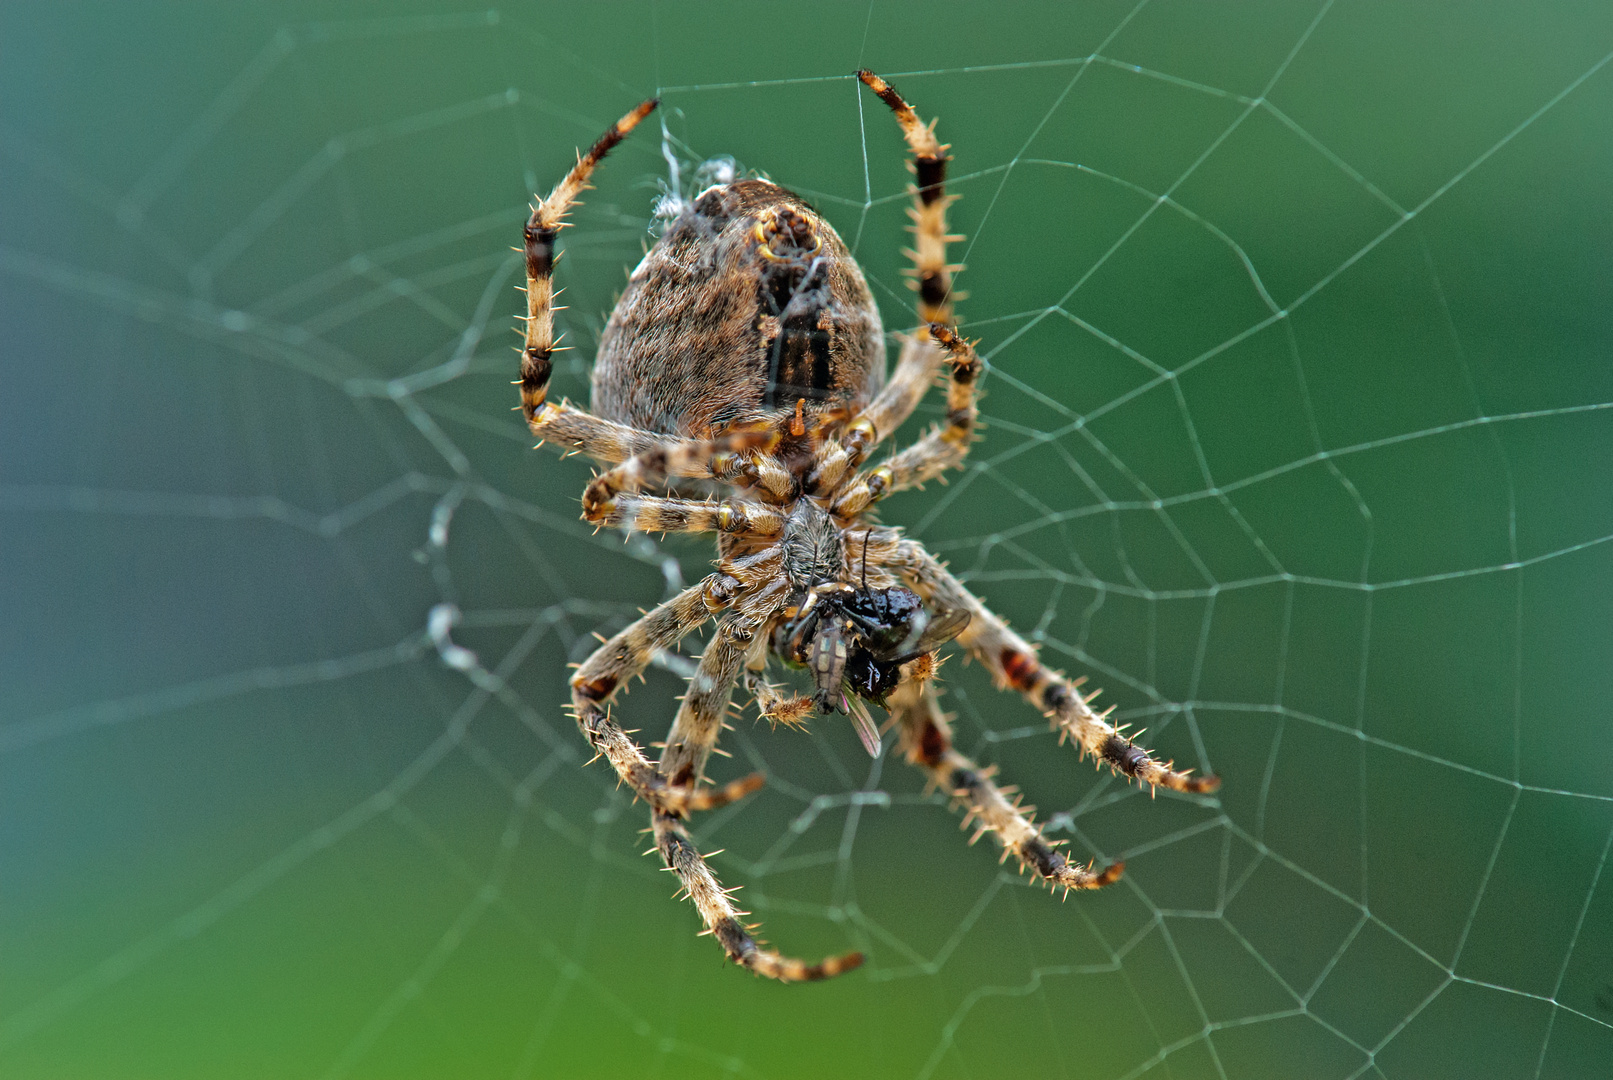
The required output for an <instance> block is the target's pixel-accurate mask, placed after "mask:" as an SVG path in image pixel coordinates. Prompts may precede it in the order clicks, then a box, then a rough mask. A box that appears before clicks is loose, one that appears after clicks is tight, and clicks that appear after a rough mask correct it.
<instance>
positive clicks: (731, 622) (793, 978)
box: [651, 563, 863, 982]
mask: <svg viewBox="0 0 1613 1080" xmlns="http://www.w3.org/2000/svg"><path fill="white" fill-rule="evenodd" d="M752 568H756V569H759V564H754V563H753V564H752ZM735 569H739V570H740V571H741V572H744V570H743V568H739V567H736V568H735ZM731 580H734V581H735V582H736V584H737V585H738V592H737V595H736V596H735V600H734V603H735V610H732V611H730V612H729V613H728V614H727V615H726V616H724V617H723V618H722V620H721V621H720V622H719V623H718V624H717V632H716V634H714V635H713V636H712V639H711V642H710V643H709V644H708V645H707V646H706V651H705V653H704V654H702V655H701V657H700V666H699V667H698V668H696V669H695V673H694V674H693V675H692V676H690V679H689V688H688V690H687V691H686V692H685V693H684V696H683V703H682V705H680V706H679V708H678V715H677V718H676V719H675V720H674V721H673V722H672V730H671V731H670V732H669V733H668V734H667V740H666V749H665V750H664V751H663V752H662V754H661V761H660V763H659V765H658V766H657V770H658V772H659V773H660V774H661V775H663V776H666V777H669V778H670V780H671V782H672V783H673V784H675V785H677V786H679V787H682V788H693V787H694V786H695V785H696V784H697V783H698V782H699V780H700V777H701V776H702V775H703V774H704V772H705V766H706V759H707V758H708V757H709V756H710V754H711V751H712V750H713V749H715V748H716V745H717V736H718V735H719V734H720V733H721V731H722V727H723V718H724V716H725V715H726V714H727V712H728V702H729V698H730V697H731V695H732V694H733V688H734V682H735V680H736V679H738V677H739V675H740V671H741V669H742V668H743V667H744V665H745V662H746V660H747V658H748V656H749V655H750V654H751V653H752V652H754V651H755V648H754V647H755V646H756V645H759V644H762V643H761V642H759V641H758V640H757V631H758V630H759V629H760V628H761V627H762V626H765V625H766V624H767V622H768V621H770V620H771V619H772V617H773V616H774V615H775V614H777V612H778V611H779V610H780V609H781V608H782V607H783V605H784V599H785V597H786V595H787V593H788V589H787V585H786V583H784V582H781V581H773V582H771V583H767V584H760V585H759V587H758V588H756V589H755V590H753V591H747V590H746V589H745V586H744V583H743V582H741V581H739V579H731ZM741 609H742V610H741ZM730 786H733V785H730ZM687 816H688V815H687V813H680V812H678V811H677V810H675V809H671V808H662V807H656V808H655V810H654V813H653V814H652V818H651V820H652V824H653V826H654V830H655V846H656V848H657V850H659V851H660V853H661V859H662V861H663V862H665V863H666V865H667V866H668V867H669V868H671V869H672V870H673V871H675V872H676V873H677V875H678V878H679V879H680V880H681V881H682V882H683V888H684V891H685V892H686V893H688V895H689V898H690V899H692V900H693V901H694V903H695V907H696V908H697V909H698V910H699V912H700V918H701V919H702V920H703V921H704V922H705V924H706V932H707V933H710V934H711V935H713V936H714V937H716V939H717V941H718V943H719V944H721V945H722V947H723V951H724V952H725V953H727V954H728V958H729V959H730V960H732V961H734V963H736V964H740V965H742V966H744V967H746V968H749V969H750V970H751V971H754V972H755V973H756V974H758V975H766V976H767V977H769V978H773V979H779V980H781V981H783V982H802V981H810V980H816V979H826V978H829V977H830V976H832V975H838V974H840V973H841V972H844V971H850V970H851V969H852V968H855V967H857V966H858V965H860V964H861V963H862V961H863V958H862V954H861V953H849V954H847V955H844V956H836V957H830V958H829V959H827V960H824V961H823V962H821V963H818V964H807V963H805V962H803V961H801V960H795V959H792V958H789V957H785V956H780V955H779V954H778V953H776V952H773V951H772V950H770V949H764V948H762V947H761V946H759V945H758V944H757V943H756V940H755V939H754V938H753V937H752V936H751V934H750V931H751V930H752V929H754V927H750V926H747V925H746V924H744V923H742V922H741V921H740V916H741V915H744V914H746V913H745V912H742V911H740V910H738V909H737V908H735V907H734V904H733V900H732V898H731V894H730V892H729V890H726V889H724V888H723V887H722V884H721V883H720V882H719V881H718V880H717V877H716V875H715V874H713V873H712V871H711V868H710V867H709V866H708V865H707V864H706V861H705V859H704V858H702V857H701V855H700V852H699V851H698V850H697V849H696V848H695V846H694V843H693V842H692V841H691V840H690V838H689V832H688V829H687V826H686V824H685V819H686V818H687Z"/></svg>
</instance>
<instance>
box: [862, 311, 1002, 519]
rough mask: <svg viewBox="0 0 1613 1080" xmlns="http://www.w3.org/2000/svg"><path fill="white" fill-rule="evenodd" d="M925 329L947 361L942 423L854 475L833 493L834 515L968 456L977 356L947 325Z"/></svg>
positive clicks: (973, 421) (865, 505) (977, 392)
mask: <svg viewBox="0 0 1613 1080" xmlns="http://www.w3.org/2000/svg"><path fill="white" fill-rule="evenodd" d="M930 334H931V336H932V337H933V339H934V340H935V341H936V342H937V343H939V344H940V345H941V347H942V348H943V349H945V350H946V353H945V355H946V357H947V359H948V360H949V361H951V364H952V375H951V378H950V379H949V380H948V381H947V414H946V420H945V422H944V423H942V424H938V425H935V426H933V427H931V428H930V430H929V431H927V432H925V433H924V435H923V436H921V437H920V438H919V439H918V441H916V442H915V443H913V445H911V446H909V447H907V449H905V450H902V451H900V452H898V453H896V454H894V455H892V456H891V458H890V460H888V461H886V462H885V463H884V464H883V465H880V466H878V467H877V468H874V469H870V470H868V471H867V472H866V473H863V474H861V475H859V476H858V477H857V479H856V480H855V481H854V482H853V483H851V484H850V485H849V486H847V487H846V488H845V489H844V490H843V491H841V492H840V494H839V495H837V496H836V497H835V500H834V503H833V505H832V507H831V509H832V511H833V512H834V513H835V514H836V515H838V516H841V517H855V516H857V515H858V514H861V513H862V512H863V511H864V510H866V509H868V507H869V506H870V505H871V504H873V503H875V502H877V501H878V500H880V499H883V498H884V497H885V496H887V495H891V494H894V493H895V492H898V491H903V490H906V489H907V488H911V487H917V486H918V485H920V484H922V483H924V482H926V481H928V480H933V479H934V478H935V477H937V476H939V475H941V474H942V473H943V472H945V471H946V470H948V469H952V468H957V467H959V466H961V465H962V464H963V459H964V458H965V457H967V456H968V454H969V444H970V443H972V442H973V441H974V434H975V424H976V421H977V419H978V417H979V408H978V406H977V402H978V401H979V399H980V372H981V367H982V365H981V362H980V357H979V355H978V354H977V353H976V352H975V349H974V345H973V344H972V343H970V342H968V341H965V340H964V339H963V338H961V337H959V336H958V335H957V334H956V333H955V332H954V331H953V330H952V329H951V328H950V327H947V326H943V325H942V324H940V323H932V324H930Z"/></svg>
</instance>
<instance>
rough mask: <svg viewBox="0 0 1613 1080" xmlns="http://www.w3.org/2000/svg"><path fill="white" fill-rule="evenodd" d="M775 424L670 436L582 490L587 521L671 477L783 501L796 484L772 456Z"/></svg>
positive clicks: (776, 440) (776, 439) (777, 436)
mask: <svg viewBox="0 0 1613 1080" xmlns="http://www.w3.org/2000/svg"><path fill="white" fill-rule="evenodd" d="M780 437H781V436H780V430H779V425H778V424H776V423H773V422H771V421H770V422H767V423H765V424H746V425H737V426H735V427H732V428H729V429H727V430H725V431H723V432H722V434H720V435H718V436H717V437H715V438H712V439H680V438H675V437H669V438H667V439H665V440H664V441H663V442H660V443H657V444H655V445H652V446H648V447H646V448H645V449H643V450H641V451H639V452H637V453H635V454H634V455H633V456H631V457H629V458H627V459H626V460H624V461H622V462H621V464H619V465H617V466H616V467H614V468H611V469H607V470H605V471H604V472H602V473H600V474H599V475H598V476H596V477H594V479H593V480H592V481H591V482H590V483H589V485H588V487H587V488H586V489H585V490H584V491H583V497H582V505H583V516H584V517H587V518H588V519H589V520H590V521H593V520H595V515H596V514H599V513H604V512H605V511H607V510H608V509H609V504H610V501H611V500H612V499H613V498H614V497H615V496H616V495H618V494H621V493H624V492H625V493H633V492H637V491H640V490H642V489H643V488H646V487H650V486H653V485H656V484H662V483H665V482H666V480H667V479H668V478H669V477H680V478H685V479H696V480H717V481H721V482H723V483H727V484H735V485H742V486H747V487H754V488H756V490H757V491H758V493H759V494H760V496H761V497H762V498H768V499H770V500H771V501H775V502H777V501H781V500H782V499H783V498H784V497H786V496H787V495H788V494H790V492H791V491H792V490H793V487H794V480H793V478H792V477H790V476H789V474H788V473H787V472H786V471H785V470H783V469H782V467H781V466H779V465H778V464H777V462H775V461H774V460H773V458H772V451H773V450H774V449H775V448H776V447H777V446H778V443H779V440H780Z"/></svg>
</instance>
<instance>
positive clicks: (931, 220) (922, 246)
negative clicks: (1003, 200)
mask: <svg viewBox="0 0 1613 1080" xmlns="http://www.w3.org/2000/svg"><path fill="white" fill-rule="evenodd" d="M857 77H858V78H859V79H861V80H862V81H863V84H864V85H866V86H867V87H868V89H870V90H872V91H873V92H874V93H876V94H878V95H879V99H880V100H881V101H883V102H884V103H885V104H886V105H888V106H890V110H891V112H892V113H893V114H895V116H896V123H897V124H898V125H900V127H901V129H902V138H903V139H904V140H905V141H906V142H907V148H908V151H909V152H910V153H911V154H912V155H913V160H912V162H911V164H910V165H909V168H911V169H912V170H913V174H914V177H915V179H916V180H917V181H918V182H917V184H916V185H915V186H914V187H913V206H912V207H911V208H910V209H909V210H908V216H909V217H911V218H912V219H913V225H912V231H913V240H914V245H913V249H912V250H910V251H907V252H906V254H907V255H908V256H909V257H911V258H912V260H913V271H912V273H913V276H914V277H915V278H916V279H917V280H916V281H915V283H914V285H915V287H916V288H917V289H918V294H919V316H920V317H921V318H922V319H923V320H924V321H925V322H940V323H950V322H951V321H952V301H953V300H955V299H958V298H959V297H958V295H957V294H954V293H953V291H952V275H953V274H954V273H955V272H957V271H958V270H961V269H963V268H962V267H961V266H954V265H949V264H948V263H947V244H948V243H949V242H953V241H957V240H962V239H963V237H961V236H953V235H950V234H948V233H947V206H948V205H949V204H951V203H952V202H955V201H956V200H957V196H956V195H948V194H947V193H946V179H947V162H948V161H950V160H951V158H950V157H949V156H948V155H947V150H948V147H946V146H944V145H942V144H941V143H940V142H939V141H937V139H936V137H935V121H934V120H931V121H930V122H929V123H928V124H926V123H924V122H923V121H921V120H920V119H919V118H918V114H917V113H915V112H914V111H913V107H912V106H911V105H909V104H908V103H907V102H906V101H904V100H902V96H901V95H900V94H898V93H897V92H896V90H895V88H894V87H892V86H891V85H890V83H888V82H886V81H885V80H884V79H881V78H880V77H879V76H878V75H875V74H874V73H873V72H872V71H868V70H862V71H859V72H857Z"/></svg>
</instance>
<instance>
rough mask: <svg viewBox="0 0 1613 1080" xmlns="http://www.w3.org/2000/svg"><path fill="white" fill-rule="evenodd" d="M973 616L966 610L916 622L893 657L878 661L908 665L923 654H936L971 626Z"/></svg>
mask: <svg viewBox="0 0 1613 1080" xmlns="http://www.w3.org/2000/svg"><path fill="white" fill-rule="evenodd" d="M971 618H972V616H971V615H970V614H969V612H967V611H964V610H961V609H960V610H957V611H942V612H938V613H937V614H935V615H931V616H930V617H929V618H928V619H926V620H922V621H921V620H914V626H913V632H912V633H910V634H908V635H907V639H906V640H905V641H903V642H902V644H901V645H900V646H898V647H897V648H896V649H894V650H892V652H893V654H894V655H892V656H888V657H886V656H879V657H877V659H880V660H884V661H886V662H895V663H906V662H907V661H909V660H911V659H913V657H915V656H918V655H920V654H922V653H927V652H934V651H935V650H936V649H939V648H940V647H941V646H943V645H945V644H946V643H947V642H949V641H951V640H952V639H953V638H955V637H957V636H958V635H959V634H961V633H963V631H964V628H965V627H967V626H968V625H969V620H970V619H971Z"/></svg>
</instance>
